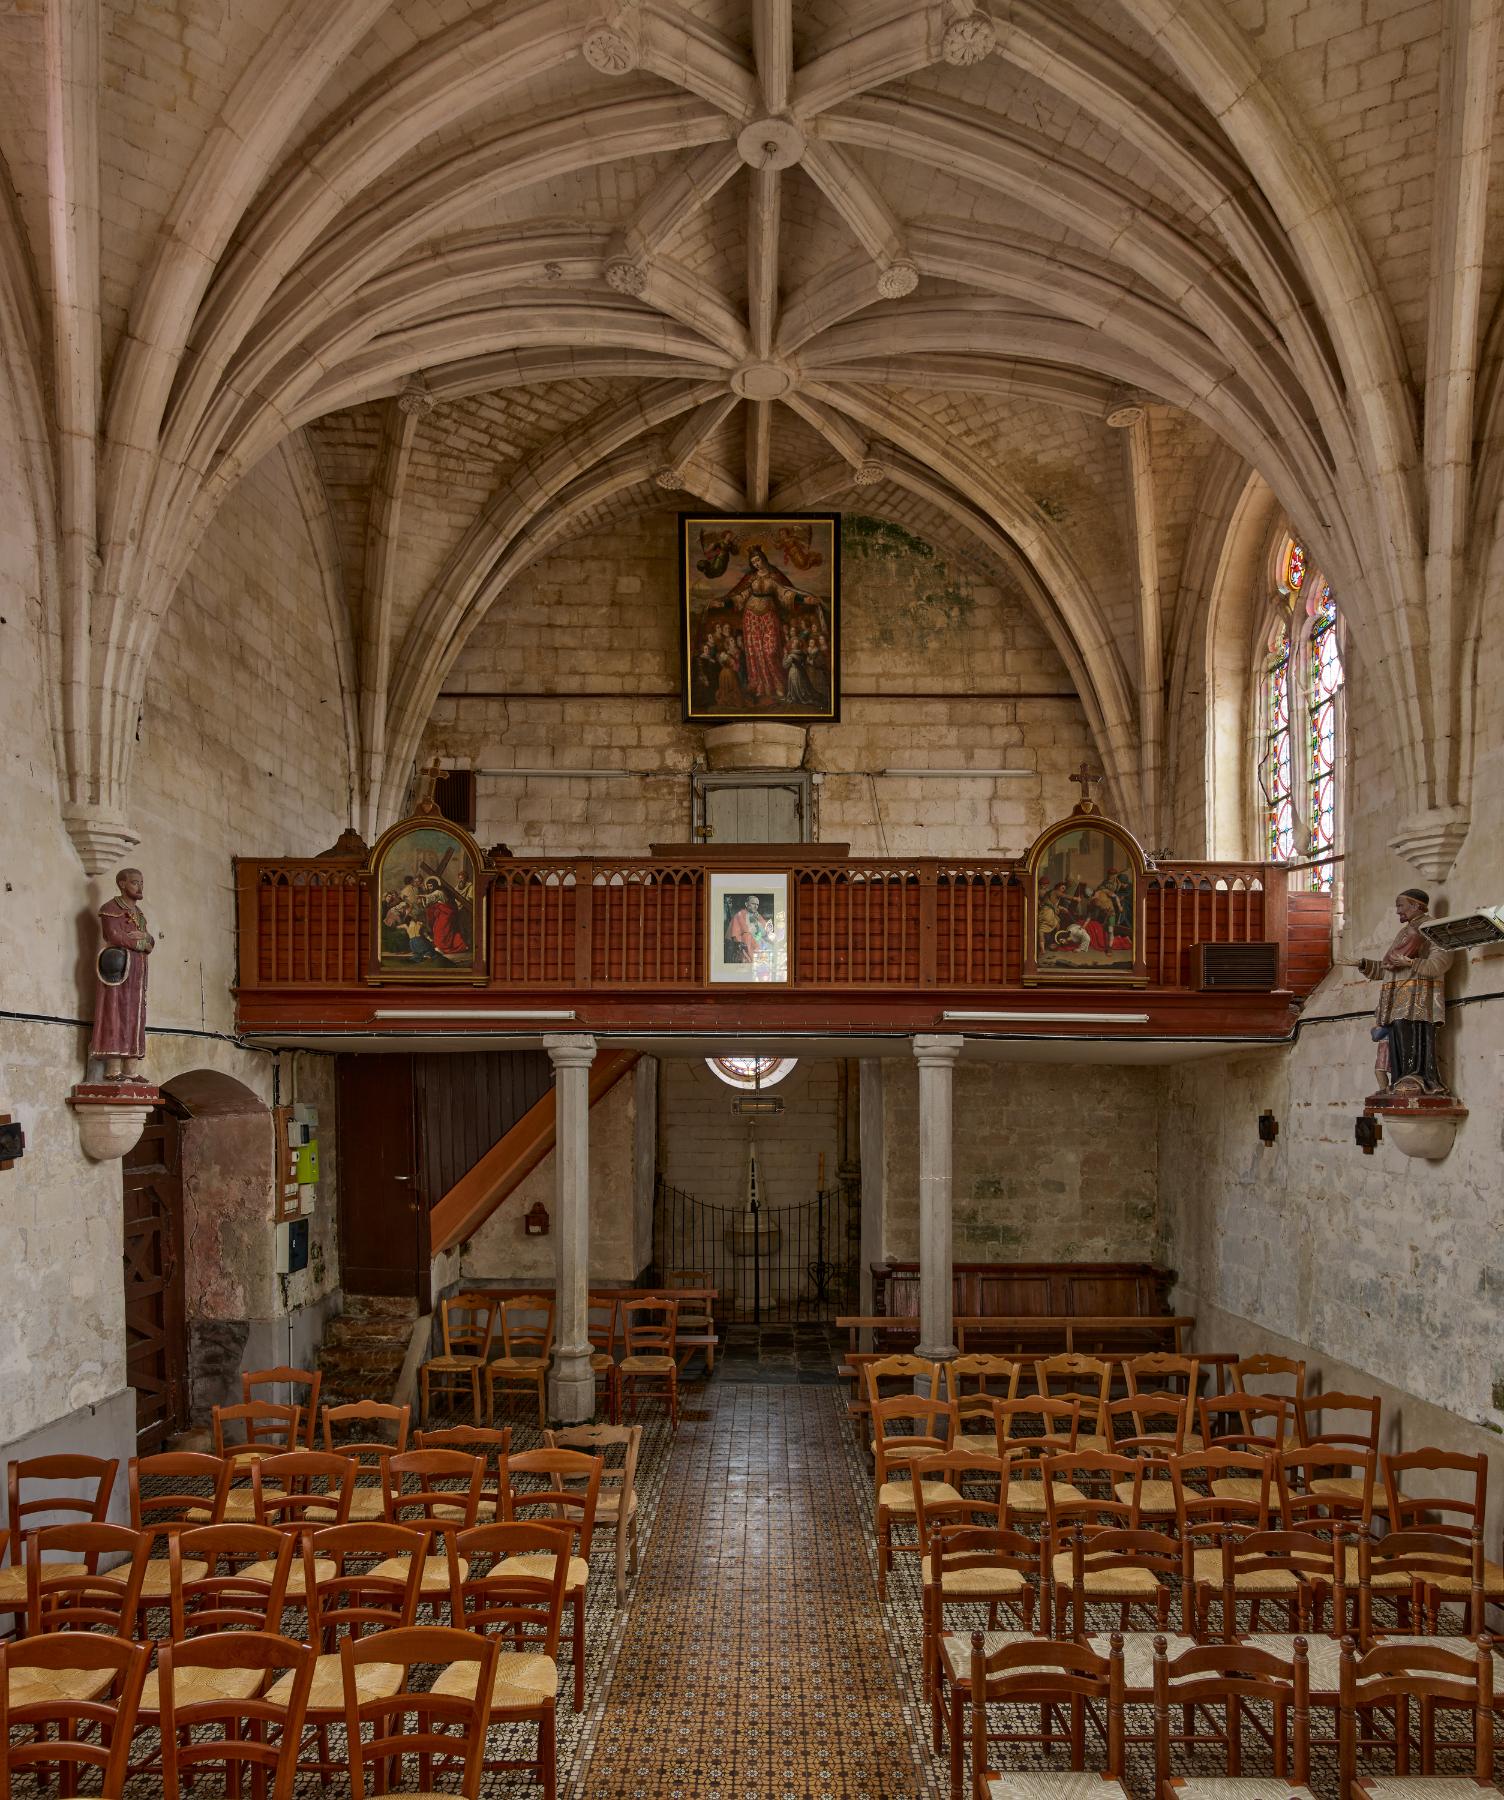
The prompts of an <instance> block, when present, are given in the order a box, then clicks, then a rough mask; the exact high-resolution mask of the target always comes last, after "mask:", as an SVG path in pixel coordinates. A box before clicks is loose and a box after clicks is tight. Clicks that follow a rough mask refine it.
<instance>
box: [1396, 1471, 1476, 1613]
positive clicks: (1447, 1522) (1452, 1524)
mask: <svg viewBox="0 0 1504 1800" xmlns="http://www.w3.org/2000/svg"><path fill="white" fill-rule="evenodd" d="M1380 1467H1381V1469H1382V1470H1383V1475H1384V1503H1385V1509H1386V1511H1387V1512H1388V1514H1389V1524H1390V1528H1391V1529H1392V1530H1394V1531H1414V1530H1421V1531H1431V1532H1441V1533H1443V1534H1444V1535H1446V1536H1450V1537H1458V1538H1461V1539H1463V1540H1464V1541H1465V1542H1466V1543H1468V1544H1469V1545H1470V1544H1471V1543H1472V1542H1473V1540H1474V1538H1475V1537H1476V1538H1477V1539H1478V1541H1479V1542H1480V1543H1481V1541H1482V1534H1483V1527H1484V1521H1485V1518H1486V1516H1487V1512H1488V1458H1487V1457H1486V1456H1484V1455H1483V1454H1482V1453H1481V1452H1480V1453H1479V1454H1478V1455H1476V1456H1469V1455H1467V1454H1466V1453H1464V1452H1461V1451H1449V1450H1434V1449H1429V1448H1427V1449H1420V1450H1409V1451H1406V1452H1405V1453H1404V1454H1403V1455H1391V1456H1385V1457H1381V1458H1380ZM1436 1477H1440V1478H1441V1479H1440V1480H1437V1479H1435V1478H1436ZM1448 1477H1450V1478H1451V1479H1450V1480H1449V1479H1447V1478H1448ZM1482 1578H1483V1595H1484V1598H1485V1599H1486V1600H1487V1601H1488V1603H1489V1604H1490V1605H1491V1606H1492V1605H1497V1604H1498V1603H1499V1602H1500V1601H1504V1566H1501V1565H1500V1564H1498V1563H1496V1562H1494V1561H1492V1560H1491V1559H1489V1558H1487V1557H1485V1558H1484V1559H1483V1566H1482ZM1471 1587H1472V1581H1471V1577H1470V1576H1469V1575H1468V1574H1467V1573H1465V1572H1463V1571H1461V1570H1459V1572H1458V1573H1457V1574H1456V1575H1454V1576H1449V1577H1442V1578H1441V1579H1440V1580H1439V1581H1438V1583H1437V1587H1436V1595H1437V1598H1439V1599H1440V1600H1441V1601H1442V1602H1448V1601H1451V1602H1453V1603H1456V1604H1458V1605H1466V1604H1468V1603H1469V1601H1470V1594H1471ZM1479 1629H1481V1624H1480V1626H1479Z"/></svg>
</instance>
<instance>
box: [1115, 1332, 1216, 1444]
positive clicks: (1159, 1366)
mask: <svg viewBox="0 0 1504 1800" xmlns="http://www.w3.org/2000/svg"><path fill="white" fill-rule="evenodd" d="M1122 1370H1123V1385H1124V1386H1125V1387H1126V1388H1127V1390H1128V1392H1129V1394H1130V1395H1132V1396H1133V1397H1135V1398H1136V1397H1138V1396H1139V1395H1148V1394H1174V1395H1176V1396H1177V1397H1178V1398H1179V1399H1182V1400H1184V1401H1185V1403H1186V1417H1187V1418H1191V1417H1193V1416H1194V1413H1195V1409H1196V1401H1197V1400H1198V1399H1199V1398H1200V1392H1201V1362H1200V1359H1199V1358H1198V1357H1195V1356H1172V1355H1171V1354H1170V1353H1169V1352H1168V1351H1166V1350H1150V1351H1146V1352H1145V1353H1144V1354H1143V1355H1142V1356H1125V1357H1124V1358H1123V1361H1122ZM1186 1448H1187V1449H1189V1450H1198V1449H1200V1445H1199V1444H1188V1445H1187V1446H1186Z"/></svg>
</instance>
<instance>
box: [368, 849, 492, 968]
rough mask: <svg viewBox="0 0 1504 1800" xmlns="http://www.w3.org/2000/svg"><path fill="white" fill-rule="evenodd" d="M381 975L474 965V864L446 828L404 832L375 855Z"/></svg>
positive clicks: (470, 855) (473, 856) (469, 851)
mask: <svg viewBox="0 0 1504 1800" xmlns="http://www.w3.org/2000/svg"><path fill="white" fill-rule="evenodd" d="M377 848H378V854H377V856H376V858H375V862H376V884H375V890H374V897H375V899H376V903H377V907H378V920H379V924H378V930H379V949H378V967H379V970H380V972H381V973H382V974H383V975H406V974H413V975H422V976H423V977H424V978H425V979H428V980H432V979H433V977H434V976H436V975H442V974H444V973H445V972H446V971H455V972H459V973H463V974H467V975H468V974H469V973H470V972H471V971H472V970H473V969H474V967H475V965H476V958H477V949H478V946H477V942H476V908H475V888H476V874H477V862H476V857H475V854H474V852H473V850H472V849H471V847H470V846H469V845H468V844H467V843H466V842H465V840H464V839H463V838H461V837H460V836H459V834H458V833H457V832H455V831H453V830H452V829H450V828H449V827H447V826H444V825H428V824H422V825H415V826H412V827H410V828H408V829H406V830H401V829H399V830H398V831H397V832H395V833H393V834H391V835H390V836H389V837H388V838H387V839H386V840H385V841H384V842H383V843H382V844H380V845H379V846H378V847H377Z"/></svg>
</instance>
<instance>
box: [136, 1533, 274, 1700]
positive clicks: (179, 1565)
mask: <svg viewBox="0 0 1504 1800" xmlns="http://www.w3.org/2000/svg"><path fill="white" fill-rule="evenodd" d="M167 1554H168V1561H169V1564H170V1565H171V1569H172V1581H171V1588H170V1601H171V1607H172V1637H173V1640H174V1642H177V1641H180V1640H181V1639H183V1638H186V1637H203V1636H205V1635H207V1634H211V1633H214V1632H221V1631H259V1632H263V1633H267V1634H269V1635H270V1636H272V1637H280V1636H281V1633H282V1609H283V1605H284V1603H285V1601H286V1598H287V1589H288V1583H289V1580H290V1579H291V1575H292V1569H293V1564H294V1561H295V1560H297V1561H298V1562H300V1563H301V1561H302V1558H301V1546H300V1545H299V1543H298V1540H297V1537H296V1536H295V1534H294V1533H292V1532H289V1531H278V1530H277V1528H276V1527H275V1526H274V1525H195V1526H191V1527H189V1528H188V1529H187V1530H186V1531H182V1532H178V1533H176V1534H174V1536H173V1537H172V1538H171V1539H169V1541H168V1546H167ZM305 1588H306V1582H305ZM154 1683H155V1676H154V1675H152V1676H148V1677H147V1688H148V1690H149V1691H150V1692H149V1696H148V1697H143V1700H142V1706H143V1708H147V1707H148V1703H149V1708H150V1710H152V1711H155V1710H156V1698H155V1686H154Z"/></svg>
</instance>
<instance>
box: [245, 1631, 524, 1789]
mask: <svg viewBox="0 0 1504 1800" xmlns="http://www.w3.org/2000/svg"><path fill="white" fill-rule="evenodd" d="M339 1653H340V1660H341V1663H342V1664H343V1669H344V1680H345V1741H346V1743H347V1745H348V1747H349V1756H350V1796H351V1800H370V1797H373V1796H375V1795H377V1794H386V1793H387V1792H388V1791H389V1789H390V1782H391V1780H392V1779H393V1778H395V1780H396V1781H397V1782H398V1783H400V1782H401V1781H402V1762H403V1759H404V1758H405V1757H408V1756H416V1757H417V1758H418V1766H419V1776H418V1779H419V1780H420V1781H424V1782H426V1781H427V1780H428V1779H429V1776H428V1771H429V1769H430V1768H431V1767H432V1766H433V1765H435V1764H438V1765H439V1766H440V1768H441V1769H442V1768H444V1767H451V1768H453V1769H455V1770H457V1771H458V1773H459V1776H460V1786H459V1787H458V1789H456V1794H457V1795H459V1796H462V1797H463V1800H478V1796H479V1794H480V1780H481V1770H482V1764H483V1762H484V1760H485V1754H486V1720H487V1716H488V1714H489V1711H490V1695H491V1690H492V1687H493V1685H494V1683H495V1675H496V1641H495V1639H494V1638H490V1637H486V1636H483V1635H482V1634H481V1633H479V1632H475V1631H455V1630H452V1629H450V1628H449V1627H447V1626H443V1625H412V1626H409V1627H408V1628H407V1629H406V1630H404V1631H384V1632H382V1633H381V1634H380V1636H379V1637H364V1638H349V1637H347V1638H346V1639H345V1640H344V1642H343V1643H342V1644H341V1645H340V1647H339ZM371 1663H384V1664H395V1665H396V1666H397V1667H398V1668H399V1669H400V1670H401V1671H402V1679H401V1685H400V1686H399V1687H398V1689H397V1691H396V1692H395V1693H394V1694H388V1695H385V1696H379V1697H375V1698H371V1697H363V1696H362V1693H361V1684H362V1673H363V1671H364V1669H365V1668H366V1667H367V1665H368V1664H371ZM435 1664H437V1665H439V1667H440V1669H441V1673H440V1675H439V1676H438V1678H437V1680H435V1681H434V1683H433V1685H432V1686H429V1685H428V1682H427V1676H426V1673H420V1672H425V1671H427V1670H428V1669H430V1668H432V1667H433V1666H434V1665H435ZM420 1680H421V1681H422V1683H423V1685H422V1686H421V1687H420V1686H419V1685H418V1682H419V1681H420ZM456 1686H458V1687H459V1688H460V1689H461V1691H460V1692H458V1693H456V1692H455V1691H454V1690H455V1688H456ZM409 1718H411V1719H412V1720H414V1721H415V1723H414V1724H413V1725H411V1726H409V1725H408V1723H407V1721H408V1719H409ZM368 1728H369V1731H370V1735H369V1736H367V1729H368ZM373 1770H375V1771H379V1772H381V1773H380V1786H379V1787H378V1786H377V1785H376V1777H375V1776H373V1774H372V1771H373ZM388 1770H392V1771H394V1772H395V1777H393V1775H392V1774H389V1773H387V1771H388ZM405 1792H406V1793H408V1794H410V1795H411V1794H413V1793H414V1790H413V1789H411V1788H408V1789H406V1790H405ZM275 1800H280V1796H278V1797H275Z"/></svg>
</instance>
